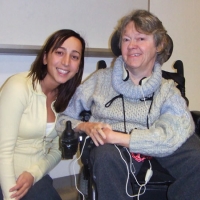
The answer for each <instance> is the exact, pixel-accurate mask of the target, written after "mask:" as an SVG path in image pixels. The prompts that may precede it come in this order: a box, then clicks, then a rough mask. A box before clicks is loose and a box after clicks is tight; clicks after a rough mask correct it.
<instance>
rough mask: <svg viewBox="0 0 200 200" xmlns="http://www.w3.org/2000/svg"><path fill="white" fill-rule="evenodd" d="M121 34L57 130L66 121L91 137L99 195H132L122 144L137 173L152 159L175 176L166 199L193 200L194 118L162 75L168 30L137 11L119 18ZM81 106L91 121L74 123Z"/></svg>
mask: <svg viewBox="0 0 200 200" xmlns="http://www.w3.org/2000/svg"><path fill="white" fill-rule="evenodd" d="M119 33H120V49H121V52H122V56H119V57H118V58H117V59H116V61H115V63H114V66H113V67H111V68H108V69H103V70H98V71H97V72H96V73H94V74H93V75H92V76H91V77H90V78H89V79H88V80H87V81H85V82H84V83H83V84H82V85H81V86H79V87H78V89H77V91H76V93H75V95H74V96H73V98H72V99H71V101H70V103H69V106H68V108H67V109H66V110H65V111H64V113H63V114H62V115H60V117H59V119H58V122H57V125H56V126H57V130H58V131H60V132H62V130H63V129H64V125H65V121H66V120H71V121H72V126H73V128H74V129H75V131H79V132H81V131H83V132H85V133H86V134H87V135H88V136H90V137H91V138H92V140H93V141H94V143H95V145H96V147H95V148H94V149H93V150H92V151H91V154H90V161H91V166H92V168H93V174H94V176H93V177H94V181H95V183H96V186H97V190H98V199H99V200H105V199H106V200H113V199H115V200H118V199H119V200H122V199H123V200H125V199H130V198H131V197H132V195H131V193H132V187H131V184H130V181H127V169H126V165H125V164H124V161H123V160H122V157H123V154H124V149H125V148H118V147H120V146H122V147H126V148H127V149H128V150H129V151H130V152H131V153H130V154H131V156H132V164H133V165H134V169H135V175H136V174H137V172H138V171H139V169H140V167H141V163H142V162H141V161H143V160H144V159H149V157H155V158H156V159H157V161H158V162H160V164H161V165H162V166H163V167H165V168H166V169H167V170H168V171H169V172H170V173H171V175H172V176H173V177H175V178H176V181H175V182H174V183H173V184H172V185H171V186H170V188H169V190H168V198H169V199H177V200H178V199H179V200H180V199H181V200H183V199H199V198H200V190H199V187H197V185H195V184H194V183H197V182H198V181H199V178H200V173H199V166H200V161H199V160H200V159H199V154H200V143H199V141H198V140H197V139H196V136H195V135H194V123H193V120H192V117H191V115H190V112H189V110H188V108H187V105H186V102H185V100H184V99H183V98H182V97H181V95H180V92H179V91H178V89H177V88H176V86H175V83H174V82H173V81H172V80H165V79H163V78H162V72H161V65H162V64H163V62H164V61H165V60H166V59H167V57H168V53H169V51H168V50H169V49H170V45H171V43H169V41H168V37H167V33H166V30H165V28H164V27H163V25H162V22H161V21H160V20H159V19H158V18H157V17H156V16H154V15H153V14H151V13H149V12H148V11H144V10H138V11H135V12H133V13H131V14H129V15H128V16H126V17H124V18H123V19H122V21H121V24H120V27H119ZM82 110H91V114H92V116H91V118H90V120H89V122H81V121H80V117H79V114H80V112H81V111H82ZM124 133H126V134H124ZM120 154H121V155H122V157H121V156H120ZM129 170H130V169H129ZM151 172H152V171H150V172H148V173H147V176H148V177H147V179H149V178H150V175H151ZM147 181H148V180H147ZM126 182H127V183H126ZM194 194H195V196H194ZM149 198H150V199H151V197H149Z"/></svg>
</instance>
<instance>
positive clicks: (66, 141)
mask: <svg viewBox="0 0 200 200" xmlns="http://www.w3.org/2000/svg"><path fill="white" fill-rule="evenodd" d="M90 116H91V112H90V111H85V110H84V111H82V112H81V113H80V118H81V121H83V122H87V121H88V120H89V119H90ZM86 136H87V135H86V134H85V133H77V132H74V130H73V129H72V125H71V121H66V127H65V130H64V131H63V133H62V135H61V138H60V148H61V151H62V158H63V159H72V158H73V156H74V155H75V154H76V152H77V150H78V144H79V142H80V149H82V147H83V142H84V141H85V138H86ZM89 144H90V145H89ZM93 145H94V143H93V141H92V140H89V141H88V142H87V145H86V147H87V149H88V150H89V149H91V148H92V146H93ZM83 156H85V155H83Z"/></svg>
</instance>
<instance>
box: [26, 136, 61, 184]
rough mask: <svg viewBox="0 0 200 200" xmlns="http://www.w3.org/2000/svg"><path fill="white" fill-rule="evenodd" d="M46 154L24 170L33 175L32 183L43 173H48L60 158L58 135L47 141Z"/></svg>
mask: <svg viewBox="0 0 200 200" xmlns="http://www.w3.org/2000/svg"><path fill="white" fill-rule="evenodd" d="M46 149H47V152H46V156H45V157H42V159H40V160H37V162H36V163H35V164H33V165H32V166H31V167H30V168H29V169H27V170H26V171H27V172H29V173H31V174H32V175H33V177H34V183H36V182H37V181H39V180H40V179H41V178H42V177H43V176H44V175H46V174H47V173H49V172H50V171H51V170H52V169H53V168H54V167H55V166H56V165H57V164H58V163H59V162H60V160H61V151H60V150H59V137H58V136H57V137H55V138H54V139H53V140H51V141H49V142H48V145H47V146H46Z"/></svg>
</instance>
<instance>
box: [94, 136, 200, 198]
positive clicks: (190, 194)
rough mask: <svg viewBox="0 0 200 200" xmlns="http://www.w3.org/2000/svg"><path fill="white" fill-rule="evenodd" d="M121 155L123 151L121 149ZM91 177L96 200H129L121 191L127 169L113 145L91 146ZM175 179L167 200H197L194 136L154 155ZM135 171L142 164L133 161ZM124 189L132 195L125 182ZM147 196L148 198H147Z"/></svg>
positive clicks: (199, 156) (199, 173)
mask: <svg viewBox="0 0 200 200" xmlns="http://www.w3.org/2000/svg"><path fill="white" fill-rule="evenodd" d="M122 154H123V152H122ZM90 160H91V165H92V169H93V179H94V181H95V183H96V187H97V191H98V200H105V199H106V200H113V199H115V200H130V199H132V198H131V197H128V196H127V194H126V191H125V185H126V179H127V169H126V165H125V164H124V162H123V161H122V159H121V157H120V155H119V152H118V151H117V149H116V148H115V147H114V145H110V144H106V145H103V146H99V147H95V148H94V149H93V150H92V151H91V154H90ZM156 160H157V161H158V162H159V163H160V164H161V165H162V166H163V167H164V168H166V169H167V170H168V171H169V172H170V174H171V175H172V176H173V177H175V178H176V181H175V182H174V183H173V184H171V185H170V187H169V190H168V199H169V200H180V199H181V200H199V199H200V188H199V181H200V141H199V138H198V137H197V136H196V135H193V136H191V137H190V138H189V139H188V140H187V141H186V142H185V143H184V144H183V145H182V146H181V147H180V148H179V149H178V150H177V151H175V152H174V153H173V154H172V155H170V156H167V157H163V158H156ZM133 164H134V167H135V169H136V174H137V172H138V171H139V169H140V167H141V165H142V163H138V162H136V161H135V160H133ZM128 192H129V194H133V190H132V185H131V183H130V181H129V182H128ZM149 199H151V197H149Z"/></svg>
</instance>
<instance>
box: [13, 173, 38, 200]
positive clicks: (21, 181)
mask: <svg viewBox="0 0 200 200" xmlns="http://www.w3.org/2000/svg"><path fill="white" fill-rule="evenodd" d="M33 181H34V177H33V176H32V175H31V174H30V173H29V172H26V171H25V172H23V173H22V174H21V175H20V176H19V177H18V179H17V181H16V185H15V186H14V187H12V188H11V189H10V192H14V191H16V192H15V193H13V194H12V195H11V198H13V199H15V200H19V199H21V198H22V197H23V196H24V195H25V194H26V193H27V192H28V190H29V189H30V187H31V186H32V185H33Z"/></svg>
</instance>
